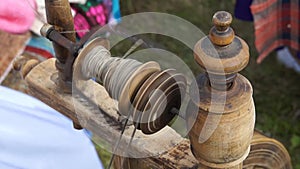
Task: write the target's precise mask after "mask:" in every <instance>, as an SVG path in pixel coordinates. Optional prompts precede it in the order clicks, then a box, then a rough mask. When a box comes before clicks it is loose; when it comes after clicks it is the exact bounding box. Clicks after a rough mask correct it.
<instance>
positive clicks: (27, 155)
mask: <svg viewBox="0 0 300 169" xmlns="http://www.w3.org/2000/svg"><path fill="white" fill-rule="evenodd" d="M102 168H103V166H102V164H101V162H100V161H99V159H98V156H97V153H96V151H95V148H94V146H93V144H92V142H91V141H90V139H89V137H88V136H87V134H86V132H85V131H84V130H75V129H73V125H72V122H71V120H69V119H68V118H66V117H65V116H63V115H61V114H60V113H58V112H57V111H55V110H53V109H52V108H50V107H48V106H47V105H45V104H44V103H42V102H40V101H39V100H37V99H34V98H32V97H30V96H28V95H25V94H23V93H20V92H17V91H14V90H11V89H8V88H6V87H2V86H0V169H102Z"/></svg>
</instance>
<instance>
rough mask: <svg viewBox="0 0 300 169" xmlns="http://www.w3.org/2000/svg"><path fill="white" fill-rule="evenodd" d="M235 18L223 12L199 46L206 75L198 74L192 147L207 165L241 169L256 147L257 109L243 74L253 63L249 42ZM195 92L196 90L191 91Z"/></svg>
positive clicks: (197, 54) (198, 55)
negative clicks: (238, 29) (238, 30)
mask: <svg viewBox="0 0 300 169" xmlns="http://www.w3.org/2000/svg"><path fill="white" fill-rule="evenodd" d="M231 21H232V17H231V15H230V14H229V13H228V12H225V11H220V12H217V13H216V14H215V15H214V16H213V23H214V27H213V28H212V29H211V30H210V33H209V35H208V36H206V37H204V38H202V39H201V40H200V41H199V42H198V43H197V44H196V45H195V49H194V53H195V54H194V57H195V60H196V62H197V63H198V64H199V65H200V66H201V67H202V68H204V69H205V71H206V73H205V74H201V75H199V76H198V77H197V85H198V88H199V96H200V99H199V100H197V99H192V101H191V102H190V105H191V106H197V107H199V112H198V115H197V119H196V122H195V123H194V124H191V123H192V121H193V119H189V118H188V119H187V123H188V125H189V126H190V125H192V126H190V127H191V130H190V132H189V138H190V141H191V150H192V152H193V154H194V156H195V157H196V159H197V160H198V161H199V163H200V166H202V168H230V169H241V168H242V162H243V160H244V159H245V158H246V157H247V155H248V154H249V151H250V142H251V138H252V136H253V130H254V122H255V110H254V104H253V99H252V87H251V84H250V82H249V81H248V80H247V79H246V78H245V77H243V76H242V75H240V74H238V72H239V71H241V70H242V69H243V68H245V66H246V65H247V63H248V61H249V51H248V46H247V44H246V43H245V42H244V41H243V40H242V39H240V38H239V37H237V36H235V35H234V31H233V30H232V28H231V27H230V26H229V25H230V23H231ZM190 93H192V91H190Z"/></svg>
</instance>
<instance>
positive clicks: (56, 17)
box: [45, 0, 76, 93]
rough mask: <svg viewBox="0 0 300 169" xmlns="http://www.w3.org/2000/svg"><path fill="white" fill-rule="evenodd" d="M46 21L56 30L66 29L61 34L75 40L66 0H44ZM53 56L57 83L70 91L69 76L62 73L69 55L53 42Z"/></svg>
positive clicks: (68, 4) (72, 22) (66, 50)
mask: <svg viewBox="0 0 300 169" xmlns="http://www.w3.org/2000/svg"><path fill="white" fill-rule="evenodd" d="M45 6H46V14H47V22H48V23H49V24H50V25H53V26H54V29H55V30H56V31H58V32H64V31H67V33H64V34H62V35H63V36H65V37H66V38H67V39H69V40H70V41H72V42H75V41H76V36H75V31H74V21H73V17H72V14H71V7H70V3H69V1H68V0H45ZM53 47H54V51H55V57H56V58H57V60H56V63H55V66H56V68H57V69H58V70H59V84H60V87H61V89H62V90H63V91H64V92H68V93H70V92H71V85H72V83H71V80H72V77H71V76H66V75H65V74H64V68H65V63H66V60H67V57H68V56H70V51H68V49H66V48H64V47H62V46H60V45H58V44H56V43H55V42H53Z"/></svg>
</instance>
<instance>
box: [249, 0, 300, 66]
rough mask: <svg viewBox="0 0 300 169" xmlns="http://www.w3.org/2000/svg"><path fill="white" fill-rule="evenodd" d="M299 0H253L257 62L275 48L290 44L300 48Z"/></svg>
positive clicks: (252, 10) (292, 46) (252, 9)
mask: <svg viewBox="0 0 300 169" xmlns="http://www.w3.org/2000/svg"><path fill="white" fill-rule="evenodd" d="M299 10H300V2H299V0H253V2H252V5H251V12H252V14H253V18H254V26H255V37H256V39H255V46H256V48H257V50H258V52H259V57H258V59H257V62H258V63H260V62H262V60H263V59H264V58H265V57H266V56H267V55H268V54H269V53H270V52H272V51H273V50H274V49H276V48H278V47H280V46H289V47H291V48H293V49H295V50H297V51H299V50H300V45H299V44H300V35H299V29H300V26H299V22H300V12H299Z"/></svg>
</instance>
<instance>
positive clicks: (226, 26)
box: [209, 11, 234, 46]
mask: <svg viewBox="0 0 300 169" xmlns="http://www.w3.org/2000/svg"><path fill="white" fill-rule="evenodd" d="M212 21H213V24H214V27H212V28H211V30H210V32H209V38H210V40H211V41H212V43H213V44H215V45H219V46H225V45H229V44H230V43H231V42H232V41H233V38H234V31H233V29H232V28H231V27H230V24H231V22H232V16H231V14H230V13H228V12H225V11H219V12H217V13H215V14H214V16H213V19H212Z"/></svg>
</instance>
